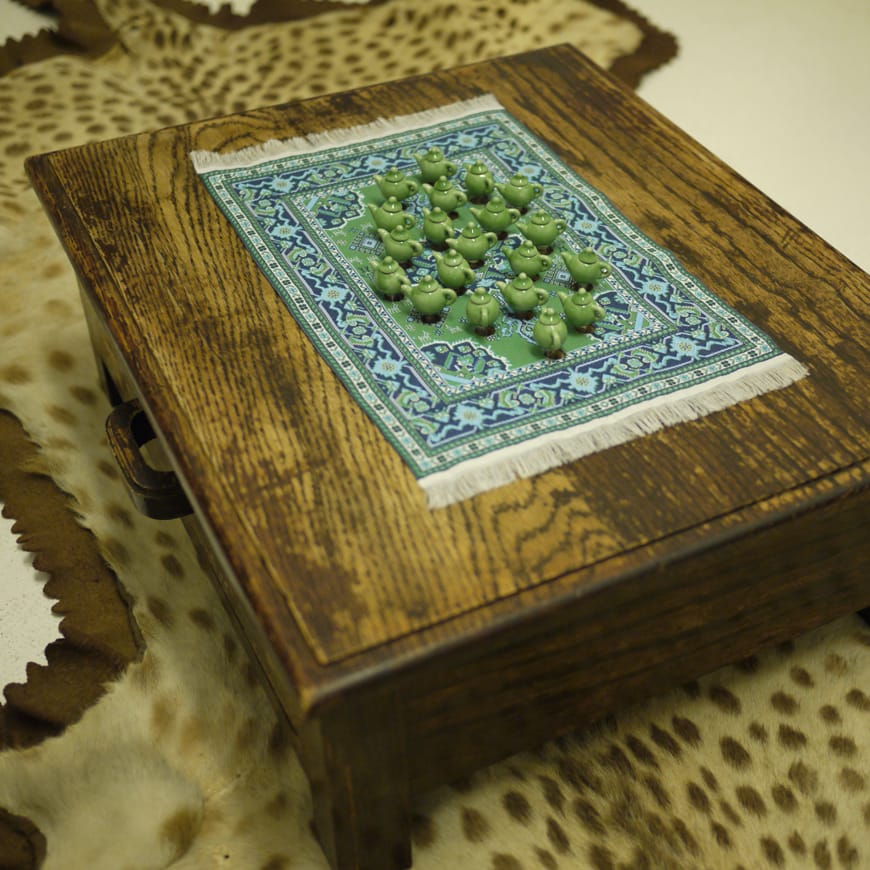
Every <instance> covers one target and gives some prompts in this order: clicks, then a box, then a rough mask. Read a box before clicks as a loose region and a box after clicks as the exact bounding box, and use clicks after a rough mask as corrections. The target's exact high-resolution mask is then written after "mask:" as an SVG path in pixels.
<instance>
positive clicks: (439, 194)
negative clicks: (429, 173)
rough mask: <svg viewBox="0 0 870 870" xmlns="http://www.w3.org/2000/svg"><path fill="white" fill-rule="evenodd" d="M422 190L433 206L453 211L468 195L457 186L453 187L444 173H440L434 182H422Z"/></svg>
mask: <svg viewBox="0 0 870 870" xmlns="http://www.w3.org/2000/svg"><path fill="white" fill-rule="evenodd" d="M423 190H424V191H425V192H426V196H428V197H429V202H431V203H432V205H433V206H434V207H436V208H440V209H443V210H444V211H446V212H451V211H455V210H456V209H457V208H459V206H461V205H465V203H466V201H467V200H468V197H467V196H466V195H465V194H464V193H463V192H462V191H461V190H460V189H459V188H458V187H454V185H453V182H452V181H450V179H448V178H447V176H446V175H442V176H441V177H440V178H439V179H438V180H437V181H436V182H435V184H424V185H423Z"/></svg>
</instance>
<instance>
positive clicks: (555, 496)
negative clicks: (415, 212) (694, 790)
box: [29, 47, 870, 870]
mask: <svg viewBox="0 0 870 870" xmlns="http://www.w3.org/2000/svg"><path fill="white" fill-rule="evenodd" d="M482 92H491V93H494V94H495V95H496V96H497V98H498V99H499V100H500V101H501V102H502V104H503V105H504V106H505V107H506V108H507V109H508V110H509V111H510V112H511V113H513V114H514V115H515V116H516V117H517V118H519V119H520V120H522V121H523V122H524V123H525V124H526V125H527V126H528V127H529V128H531V130H532V131H533V132H534V133H535V134H537V135H538V136H539V137H540V138H541V139H543V140H544V141H545V142H547V143H548V144H549V145H550V146H551V147H552V148H553V149H554V150H555V151H556V153H557V154H558V155H559V157H560V158H561V159H562V160H563V161H565V162H566V163H568V164H569V165H571V166H573V167H574V168H575V169H576V170H577V171H578V172H579V173H580V174H581V175H583V176H584V177H585V178H586V179H587V180H588V181H589V182H591V183H592V184H593V185H595V186H596V187H598V188H599V189H600V190H602V191H603V192H604V193H605V194H606V195H607V196H608V197H610V199H611V200H612V201H613V202H614V203H615V205H616V206H617V208H619V209H620V210H621V211H622V212H623V213H624V214H625V215H626V216H627V217H628V218H629V220H631V221H632V222H633V223H634V224H636V225H637V226H638V227H639V228H640V229H641V230H642V231H643V232H644V233H646V234H647V235H649V236H650V237H651V238H652V239H653V240H654V241H656V242H658V243H659V244H661V245H664V246H665V247H667V248H669V249H670V250H671V251H672V252H673V253H674V254H675V255H676V256H677V258H678V259H680V260H681V261H682V263H683V264H684V265H685V266H686V268H687V269H688V270H689V271H690V272H691V273H693V274H695V275H696V276H698V277H699V278H700V279H701V280H702V281H703V282H704V283H705V284H706V285H707V286H708V287H709V288H711V289H712V290H713V291H714V292H716V293H717V294H718V295H720V296H721V297H722V298H723V299H724V300H725V301H726V302H728V303H729V304H731V305H732V306H734V307H736V308H737V309H739V310H740V311H741V312H742V313H743V314H745V315H746V316H747V317H748V318H749V319H750V320H752V321H753V322H755V323H756V324H757V325H759V326H760V327H762V328H763V329H764V330H766V331H767V332H768V333H769V334H771V335H772V337H773V338H774V339H775V340H776V341H777V342H778V343H779V344H780V346H781V347H782V348H783V349H784V350H785V351H787V352H788V353H791V354H792V355H793V356H795V357H797V358H798V359H800V360H802V361H803V362H804V363H805V364H806V365H807V366H808V367H809V369H810V371H811V374H810V376H809V377H808V378H806V379H804V380H802V381H801V382H799V383H797V384H796V385H794V386H791V387H789V388H787V389H784V390H780V391H777V392H773V393H769V394H766V395H764V396H762V397H760V398H757V399H754V400H751V401H748V402H744V403H742V404H739V405H737V406H734V407H732V408H730V409H728V410H725V411H722V412H720V413H716V414H713V415H710V416H708V417H706V418H703V419H701V420H698V421H696V422H690V423H684V424H681V425H679V426H676V427H674V428H671V429H668V430H665V431H661V432H658V433H656V434H653V435H650V436H648V437H645V438H642V439H639V440H635V441H632V442H630V443H627V444H624V445H622V446H620V447H616V448H612V449H610V450H607V451H605V452H602V453H599V454H596V455H593V456H591V457H588V458H586V459H583V460H582V462H577V463H574V464H571V465H567V466H565V467H561V468H558V469H556V470H554V471H550V472H547V473H545V474H542V475H539V476H537V477H535V478H533V479H530V480H522V481H519V482H516V483H513V484H511V485H509V486H506V487H503V488H501V489H497V490H494V491H492V492H489V493H486V494H484V495H480V496H477V497H475V498H473V499H469V500H466V501H464V502H461V503H459V504H456V505H453V506H451V507H448V508H444V509H439V510H435V511H430V510H428V509H427V508H426V506H425V502H424V497H423V493H422V491H421V490H420V489H419V487H418V486H417V484H416V483H415V481H414V479H413V478H412V476H411V474H410V473H409V471H408V470H407V469H406V467H405V466H404V465H403V464H402V462H401V460H400V459H399V457H398V455H397V454H396V453H395V451H393V450H392V449H391V448H390V447H389V446H388V445H387V444H386V442H385V441H384V440H383V438H382V437H381V436H380V434H379V433H378V431H377V430H376V429H375V427H374V426H373V425H372V424H371V423H370V422H369V421H368V419H367V418H366V417H365V416H364V414H363V412H362V411H361V410H360V408H359V407H358V406H357V405H356V404H355V402H354V401H353V400H352V399H351V398H350V396H349V395H348V393H347V392H346V391H345V390H344V389H343V388H342V387H341V386H340V384H339V382H338V380H337V379H336V378H335V376H334V375H333V374H332V372H331V371H330V370H329V369H328V367H327V366H326V364H325V363H324V362H323V360H322V359H321V358H320V357H319V356H318V354H317V353H316V352H315V350H314V349H313V347H312V346H311V345H310V344H309V342H308V340H307V339H306V337H305V336H304V334H303V333H302V331H301V329H300V328H299V327H298V326H297V324H296V322H295V321H294V319H293V318H292V317H291V316H290V314H289V313H288V311H287V309H286V308H285V307H284V305H283V303H282V302H281V300H280V299H279V298H278V296H277V294H276V293H275V292H274V290H273V289H272V288H271V286H270V285H269V284H268V283H267V281H266V280H265V278H264V277H263V276H262V274H261V273H260V272H259V271H258V270H257V269H256V267H255V265H254V263H253V261H252V259H251V258H250V257H249V256H248V254H247V253H246V251H245V250H244V248H243V246H242V244H241V243H240V241H239V240H238V238H237V237H236V235H235V234H234V232H233V230H232V229H231V227H230V226H229V224H228V223H227V222H226V221H225V220H224V219H223V217H222V216H221V215H220V213H219V212H218V209H217V208H216V206H215V205H214V203H213V202H212V200H211V199H210V197H209V195H208V194H207V192H206V190H205V187H204V186H203V185H202V183H201V182H200V181H199V180H198V179H197V178H196V176H195V175H194V171H193V168H192V166H191V164H190V160H189V158H188V153H189V152H190V151H191V150H192V149H219V150H235V149H237V148H240V147H243V146H247V145H251V144H255V143H259V142H263V141H265V140H268V139H272V138H285V137H290V136H296V135H300V134H304V133H306V132H311V131H319V130H325V129H331V128H340V127H347V126H350V125H354V124H359V123H365V122H368V121H371V120H373V119H375V118H376V117H378V116H390V115H395V114H404V113H408V112H415V111H420V110H423V109H427V108H430V107H433V106H437V105H442V104H446V103H449V102H453V101H455V100H457V99H464V98H468V97H471V96H475V95H477V94H479V93H482ZM29 171H30V174H31V178H32V179H33V182H34V184H35V186H36V188H37V191H38V193H39V195H40V197H41V198H42V200H43V202H44V204H45V207H46V209H47V211H48V213H49V215H50V216H51V218H52V220H53V221H54V223H55V225H56V228H57V231H58V233H59V235H60V238H61V240H62V242H63V244H64V245H65V247H66V249H67V251H68V252H69V256H70V258H71V260H72V262H73V263H74V265H75V267H76V269H77V271H78V273H79V276H80V279H81V285H82V290H83V293H82V297H83V301H84V306H85V311H86V313H87V316H88V321H89V324H90V329H91V334H92V338H93V344H94V348H95V350H96V355H97V358H98V361H99V364H100V366H101V370H102V372H103V377H104V382H105V386H106V388H107V390H108V391H109V394H110V396H111V397H112V400H113V402H115V403H117V404H118V405H119V410H118V411H117V413H116V415H115V419H114V420H113V424H112V426H111V427H110V433H111V434H112V441H113V444H114V445H115V446H116V448H117V452H118V454H119V457H120V460H121V463H122V465H123V466H124V469H125V473H126V474H127V476H128V477H131V478H133V484H134V488H135V490H136V491H135V492H134V495H135V497H136V498H137V501H138V502H139V504H140V506H141V507H143V509H144V510H146V511H147V512H149V513H151V514H152V515H157V516H167V515H173V514H175V513H180V512H183V511H184V510H185V509H186V506H185V498H186V499H187V500H188V501H189V504H190V506H191V508H192V514H191V515H190V517H189V518H188V520H187V527H188V530H189V532H190V534H191V536H192V537H193V539H194V541H195V542H196V543H197V545H198V546H199V547H200V548H201V550H202V552H203V553H204V554H205V555H206V556H207V557H208V558H209V559H210V560H211V563H212V566H213V569H214V570H213V574H214V580H215V583H216V585H217V588H218V589H219V590H220V592H221V594H222V595H223V597H224V600H225V603H226V606H227V609H228V611H229V612H230V613H231V614H232V615H233V616H234V617H235V618H236V619H237V620H238V622H239V624H240V626H241V629H242V631H243V633H244V635H245V637H246V638H247V640H248V641H249V643H250V646H251V649H252V651H253V653H254V655H255V657H256V660H257V661H258V662H259V663H260V665H261V666H262V669H263V672H264V675H265V677H266V679H267V681H268V684H269V685H270V686H271V688H272V689H273V690H274V694H275V696H276V698H277V699H278V700H279V703H280V705H281V707H282V708H283V710H284V711H285V712H286V714H287V716H288V717H289V719H290V721H291V723H292V725H293V728H294V729H295V733H296V734H297V736H298V749H299V752H300V754H301V757H302V760H303V762H304V765H305V768H306V770H307V772H308V774H309V777H310V780H311V785H312V789H313V795H314V801H315V807H316V824H317V829H318V831H319V834H320V837H321V840H322V843H323V845H324V848H325V850H326V853H327V855H328V856H329V859H330V861H331V862H332V864H333V866H334V867H336V868H357V867H359V868H362V867H370V868H378V870H384V868H391V867H405V866H407V865H408V864H409V862H410V860H411V850H410V841H409V802H410V799H411V797H412V796H413V795H416V794H419V793H421V792H423V791H425V790H427V789H430V788H431V787H433V786H436V785H438V784H440V783H443V782H445V781H449V780H452V779H453V778H456V777H459V776H461V775H464V774H466V773H468V772H469V771H471V770H473V769H474V768H476V767H479V766H481V765H484V764H487V763H489V762H492V761H495V760H496V759H498V758H501V757H503V756H505V755H507V754H509V753H513V752H515V751H517V750H520V749H522V748H524V747H530V746H534V745H536V744H538V743H539V742H541V741H544V740H545V739H547V738H550V737H552V736H554V735H556V734H558V733H560V732H564V731H566V730H568V729H572V728H575V727H577V726H578V725H581V724H582V723H584V722H586V721H589V720H592V719H595V718H596V717H599V716H601V715H602V714H604V713H606V712H608V711H612V710H614V709H616V708H618V707H619V706H620V705H623V704H626V703H629V702H632V701H634V700H637V699H638V698H640V697H642V696H646V695H650V694H652V693H655V692H660V691H661V690H663V689H665V688H667V687H669V686H672V685H674V684H676V683H678V682H680V681H684V680H687V679H690V678H693V677H696V676H698V675H700V674H702V673H705V672H707V671H710V670H711V669H713V668H715V667H717V666H719V665H722V664H724V663H726V662H731V661H734V660H736V659H738V658H740V657H742V656H746V655H748V654H750V653H752V652H753V651H755V650H757V649H758V648H759V647H762V646H764V645H765V644H769V643H772V642H775V641H781V640H784V639H786V638H788V637H790V636H793V635H796V634H798V633H801V632H805V631H807V630H808V629H810V628H812V627H814V626H816V625H819V624H821V623H824V622H825V621H829V620H831V619H833V618H835V617H837V616H839V615H841V614H845V613H848V612H851V611H854V610H857V609H859V608H860V607H862V606H865V605H867V604H868V602H870V585H868V581H867V566H868V564H870V558H868V556H870V546H868V537H870V536H868V534H867V531H868V529H867V519H868V504H870V498H868V481H870V460H868V454H870V451H868V444H870V427H868V390H867V380H866V376H867V371H868V366H867V362H868V360H867V337H868V336H867V327H866V324H867V322H868V299H870V293H868V289H870V287H868V276H867V275H865V274H864V273H862V272H861V271H860V270H859V269H858V268H856V267H855V266H854V265H852V264H851V263H849V262H848V261H847V260H846V259H844V258H843V257H842V256H840V255H839V254H838V253H837V252H835V251H834V250H832V249H831V248H830V247H829V246H828V245H826V244H825V243H824V242H823V241H821V240H820V239H819V238H817V237H816V236H815V235H813V234H812V233H811V232H810V231H809V230H808V229H807V228H805V227H804V226H802V225H801V224H799V223H798V222H797V221H796V220H794V219H793V218H792V217H790V216H789V215H788V214H786V213H784V212H783V210H782V209H780V208H779V207H777V206H776V205H775V204H774V203H772V202H770V201H769V200H768V199H766V198H765V197H764V196H763V195H762V194H761V193H760V192H759V191H757V190H755V189H754V188H752V187H751V186H750V185H748V184H747V183H746V182H745V181H743V180H742V179H740V178H738V177H737V176H736V175H735V174H734V173H733V172H732V171H731V170H729V169H728V168H727V167H726V166H724V165H723V164H722V163H721V162H720V161H718V160H717V159H716V158H715V157H713V156H712V155H711V154H709V153H708V152H706V151H705V150H704V149H703V148H701V147H700V146H699V145H697V144H696V143H694V142H692V141H691V140H690V139H688V138H687V137H686V136H685V135H684V134H683V133H681V132H680V131H679V130H677V129H675V128H674V127H673V126H672V125H671V124H670V123H669V122H668V121H667V120H665V119H664V118H662V117H661V116H659V115H658V114H656V113H655V112H654V111H653V110H652V109H651V108H650V107H648V106H647V105H645V104H644V103H642V102H641V101H640V100H639V99H638V98H637V97H636V96H634V95H633V94H632V93H630V92H629V91H627V90H625V89H624V88H623V87H621V86H620V85H619V84H617V83H616V82H615V81H614V80H613V79H611V78H610V77H608V76H607V75H605V74H603V73H602V72H601V71H599V70H598V69H597V68H595V67H593V66H592V65H591V64H590V63H589V62H588V61H586V60H585V59H584V58H583V57H582V56H581V55H580V54H578V53H576V52H575V51H573V50H572V49H570V48H567V47H559V48H556V49H548V50H544V51H538V52H532V53H529V54H525V55H521V56H516V57H511V58H505V59H501V60H498V61H494V62H487V63H483V64H480V65H476V66H473V67H467V68H464V69H460V70H455V71H450V72H441V73H437V74H434V75H427V76H423V77H418V78H414V79H411V80H408V81H403V82H394V83H389V84H384V85H378V86H375V87H371V88H366V89H363V90H359V91H353V92H349V93H342V94H336V95H331V96H326V97H322V98H317V99H313V100H307V101H304V102H299V103H292V104H288V105H283V106H277V107H272V108H266V109H260V110H256V111H251V112H247V113H243V114H238V115H232V116H229V117H221V118H216V119H212V120H206V121H201V122H197V123H193V124H188V125H185V126H182V127H175V128H171V129H165V130H160V131H158V132H155V133H146V134H142V135H138V136H129V137H125V138H122V139H116V140H113V141H110V142H102V143H97V144H92V145H87V146H84V147H81V148H73V149H69V150H65V151H60V152H56V153H53V154H48V155H43V156H39V157H36V158H34V159H32V160H31V161H30V162H29ZM132 399H137V400H138V401H139V402H141V406H142V408H144V410H145V415H143V414H136V413H134V412H135V407H133V408H132V410H131V406H130V405H124V404H121V403H122V402H125V401H128V400H132ZM149 424H150V425H151V426H153V429H154V431H155V432H156V433H157V434H158V437H159V440H160V442H161V443H162V446H163V449H164V450H165V452H166V454H167V455H168V457H169V458H170V461H171V463H172V468H173V470H174V475H173V474H171V473H164V474H155V473H150V472H147V470H143V468H142V466H141V459H140V457H139V455H138V453H137V452H136V450H135V446H136V444H138V443H140V442H142V441H143V440H144V439H145V438H146V437H147V429H148V426H149ZM176 476H177V478H176ZM179 481H180V485H181V487H182V489H183V491H181V490H179V488H178V482H179Z"/></svg>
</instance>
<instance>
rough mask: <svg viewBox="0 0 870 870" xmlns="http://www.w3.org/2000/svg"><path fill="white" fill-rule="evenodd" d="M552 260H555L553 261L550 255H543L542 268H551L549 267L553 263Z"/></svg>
mask: <svg viewBox="0 0 870 870" xmlns="http://www.w3.org/2000/svg"><path fill="white" fill-rule="evenodd" d="M552 262H553V261H552V259H551V258H550V257H547V256H546V255H545V256H542V257H541V268H542V269H549V268H550V263H552Z"/></svg>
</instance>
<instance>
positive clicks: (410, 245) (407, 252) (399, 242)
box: [378, 226, 423, 263]
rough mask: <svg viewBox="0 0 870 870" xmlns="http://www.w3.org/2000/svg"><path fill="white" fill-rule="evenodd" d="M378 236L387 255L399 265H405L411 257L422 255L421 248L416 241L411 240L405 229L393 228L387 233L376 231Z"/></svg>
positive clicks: (400, 227)
mask: <svg viewBox="0 0 870 870" xmlns="http://www.w3.org/2000/svg"><path fill="white" fill-rule="evenodd" d="M378 236H380V239H381V241H382V242H383V243H384V250H385V251H386V252H387V255H388V256H390V257H392V258H393V259H394V260H397V261H398V262H399V263H407V262H408V260H410V259H411V257H416V256H419V255H420V254H422V253H423V246H422V245H421V244H420V243H419V242H418V241H416V239H412V238H411V234H410V233H409V232H408V230H407V229H406V228H405V227H402V226H398V227H394V228H393V229H392V230H390V231H389V232H387V231H386V230H378Z"/></svg>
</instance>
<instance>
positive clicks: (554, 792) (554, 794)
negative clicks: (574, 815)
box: [538, 776, 565, 815]
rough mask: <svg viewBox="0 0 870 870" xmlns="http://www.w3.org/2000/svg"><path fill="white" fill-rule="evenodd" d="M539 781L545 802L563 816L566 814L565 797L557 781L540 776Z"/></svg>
mask: <svg viewBox="0 0 870 870" xmlns="http://www.w3.org/2000/svg"><path fill="white" fill-rule="evenodd" d="M538 781H539V782H540V783H541V788H542V789H543V791H544V800H545V801H546V802H547V803H548V804H549V805H550V806H551V807H552V808H553V809H554V810H556V812H558V813H560V814H561V815H564V814H565V795H564V793H563V792H562V788H561V786H560V785H559V783H558V782H556V780H555V779H553V778H552V777H549V776H539V777H538Z"/></svg>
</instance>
